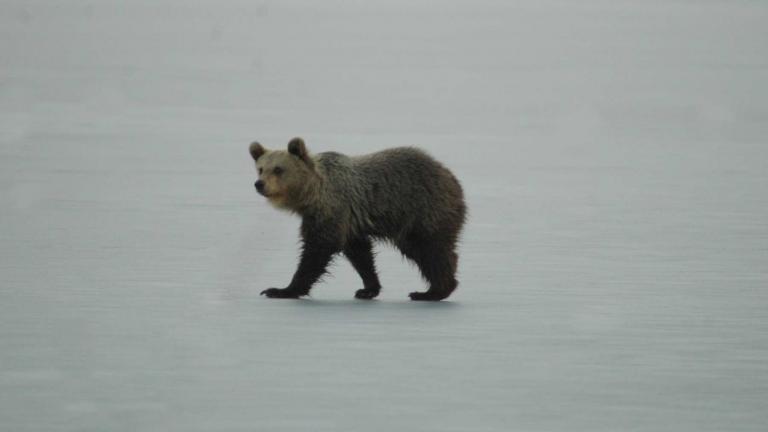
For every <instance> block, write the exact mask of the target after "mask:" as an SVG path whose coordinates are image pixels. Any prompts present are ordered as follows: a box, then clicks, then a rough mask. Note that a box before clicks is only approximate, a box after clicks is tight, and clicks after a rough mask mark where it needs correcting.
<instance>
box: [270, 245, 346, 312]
mask: <svg viewBox="0 0 768 432" xmlns="http://www.w3.org/2000/svg"><path fill="white" fill-rule="evenodd" d="M337 252H338V250H336V249H335V248H333V247H331V246H328V245H325V244H322V243H314V242H309V241H307V242H305V243H304V248H303V250H302V252H301V260H300V261H299V267H298V268H297V269H296V273H294V275H293V279H291V283H290V284H289V285H288V286H287V287H285V288H269V289H266V290H264V291H262V292H261V295H265V296H267V297H269V298H299V297H303V296H305V295H308V294H309V290H310V289H311V288H312V285H314V283H315V282H317V280H318V279H320V276H322V275H323V274H325V271H326V268H327V267H328V264H329V263H330V262H331V259H332V258H333V255H334V254H336V253H337Z"/></svg>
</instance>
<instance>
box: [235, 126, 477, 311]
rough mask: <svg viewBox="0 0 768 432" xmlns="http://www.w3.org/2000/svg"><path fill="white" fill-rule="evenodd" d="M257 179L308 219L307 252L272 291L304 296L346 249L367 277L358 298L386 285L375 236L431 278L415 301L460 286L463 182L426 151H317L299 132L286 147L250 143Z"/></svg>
mask: <svg viewBox="0 0 768 432" xmlns="http://www.w3.org/2000/svg"><path fill="white" fill-rule="evenodd" d="M250 153H251V157H253V160H254V161H255V162H256V168H257V170H258V173H259V180H258V181H257V182H256V184H255V187H256V190H257V191H258V192H259V193H260V194H261V195H263V196H265V197H266V198H267V200H268V201H269V202H270V203H271V204H272V205H274V206H275V207H277V208H279V209H283V210H287V211H290V212H293V213H295V214H298V215H299V216H301V218H302V223H301V238H302V242H303V245H302V252H301V259H300V262H299V266H298V269H297V270H296V273H295V274H294V275H293V279H292V280H291V282H290V283H289V284H288V286H287V287H286V288H269V289H267V290H265V291H263V292H262V293H261V294H263V295H266V296H267V297H271V298H299V297H302V296H305V295H307V294H309V290H310V289H311V288H312V285H313V284H314V283H315V282H317V280H318V279H319V278H320V277H321V276H322V275H323V274H325V272H326V268H327V266H328V264H329V263H330V261H331V260H332V259H333V257H334V256H335V255H337V254H339V253H343V254H344V255H345V256H346V257H347V259H349V261H350V262H351V263H352V266H353V267H354V268H355V270H357V272H358V273H359V274H360V277H361V278H362V279H363V288H362V289H360V290H358V291H357V292H356V293H355V297H357V298H359V299H372V298H375V297H376V296H377V295H378V294H379V291H380V290H381V285H380V284H379V278H378V276H377V274H376V267H375V265H374V259H373V256H374V255H373V251H372V248H373V246H372V240H385V241H388V242H390V243H392V244H393V245H395V246H396V247H397V248H398V249H399V250H400V251H401V252H402V254H403V255H404V256H405V257H407V258H408V259H409V260H412V261H413V262H414V263H416V265H417V266H418V267H419V270H420V271H421V274H422V276H423V277H424V279H425V280H426V281H427V282H428V283H429V289H428V290H427V291H425V292H412V293H411V294H410V297H411V299H412V300H442V299H444V298H446V297H448V296H449V295H451V293H452V292H453V291H454V290H455V289H456V286H457V285H458V282H457V281H456V266H457V263H458V255H457V254H456V242H457V241H458V239H459V234H460V232H461V229H462V226H463V225H464V221H465V218H466V205H465V203H464V195H463V192H462V188H461V185H460V184H459V181H458V180H457V179H456V177H455V176H454V175H453V174H452V173H451V172H450V171H449V170H448V169H447V168H445V167H444V166H443V165H442V164H440V163H439V162H437V161H436V160H434V159H433V158H432V157H430V156H429V155H427V154H426V153H425V152H423V151H422V150H419V149H416V148H412V147H401V148H393V149H388V150H383V151H380V152H376V153H371V154H368V155H364V156H345V155H343V154H340V153H335V152H325V153H318V154H315V155H311V154H310V153H309V152H308V151H307V147H306V145H305V144H304V141H303V140H302V139H301V138H294V139H292V140H291V141H290V142H289V143H288V149H287V151H281V150H267V149H265V148H264V147H262V146H261V144H259V143H257V142H254V143H252V144H251V145H250Z"/></svg>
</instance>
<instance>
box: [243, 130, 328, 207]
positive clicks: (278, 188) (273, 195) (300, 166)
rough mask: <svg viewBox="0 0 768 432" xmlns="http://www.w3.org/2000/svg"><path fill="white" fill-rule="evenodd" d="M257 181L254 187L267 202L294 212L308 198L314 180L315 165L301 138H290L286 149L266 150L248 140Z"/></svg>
mask: <svg viewBox="0 0 768 432" xmlns="http://www.w3.org/2000/svg"><path fill="white" fill-rule="evenodd" d="M249 150H250V152H251V157H252V158H253V160H254V161H255V162H256V170H257V171H258V172H259V180H258V181H257V182H256V184H255V185H254V186H256V190H257V191H258V192H259V193H260V194H262V195H264V196H265V197H266V198H267V200H269V202H270V203H271V204H272V205H273V206H275V207H277V208H279V209H285V210H292V211H298V210H299V209H300V208H301V207H302V206H303V205H305V204H306V202H307V201H308V199H309V194H311V190H312V187H313V186H314V183H315V181H314V180H315V176H316V173H315V165H314V162H313V161H312V158H311V156H310V154H309V152H308V151H307V147H306V145H305V144H304V140H302V139H301V138H294V139H292V140H291V141H290V142H289V143H288V149H287V151H286V150H267V149H266V148H264V147H263V146H262V145H261V144H259V143H258V142H253V143H251V146H250V149H249Z"/></svg>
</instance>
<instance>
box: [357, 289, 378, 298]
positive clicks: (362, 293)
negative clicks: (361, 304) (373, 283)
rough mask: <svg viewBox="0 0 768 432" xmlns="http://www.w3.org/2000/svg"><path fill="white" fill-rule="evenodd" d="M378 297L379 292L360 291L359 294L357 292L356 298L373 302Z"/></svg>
mask: <svg viewBox="0 0 768 432" xmlns="http://www.w3.org/2000/svg"><path fill="white" fill-rule="evenodd" d="M377 295H379V291H374V290H371V289H365V288H363V289H359V290H357V292H355V298H357V299H360V300H372V299H374V298H375V297H376V296H377Z"/></svg>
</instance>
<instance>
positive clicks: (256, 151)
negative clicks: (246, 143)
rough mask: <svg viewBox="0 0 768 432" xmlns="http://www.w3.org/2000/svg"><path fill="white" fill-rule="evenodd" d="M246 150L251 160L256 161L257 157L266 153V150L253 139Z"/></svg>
mask: <svg viewBox="0 0 768 432" xmlns="http://www.w3.org/2000/svg"><path fill="white" fill-rule="evenodd" d="M248 151H250V152H251V157H252V158H253V160H255V161H257V160H259V158H260V157H261V156H262V155H263V154H264V153H266V152H267V151H266V150H264V147H262V146H261V144H259V143H258V142H256V141H254V142H252V143H251V146H250V147H249V148H248Z"/></svg>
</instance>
